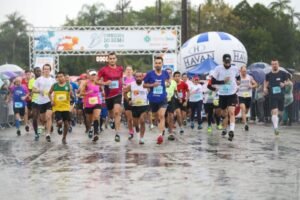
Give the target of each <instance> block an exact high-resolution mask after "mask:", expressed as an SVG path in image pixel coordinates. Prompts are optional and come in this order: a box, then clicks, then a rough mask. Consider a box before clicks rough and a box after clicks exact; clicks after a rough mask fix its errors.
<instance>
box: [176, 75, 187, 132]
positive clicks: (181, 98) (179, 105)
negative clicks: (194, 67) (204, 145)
mask: <svg viewBox="0 0 300 200" xmlns="http://www.w3.org/2000/svg"><path fill="white" fill-rule="evenodd" d="M180 75H181V74H180V72H178V71H176V72H174V75H173V76H174V80H175V81H176V83H177V95H175V114H176V120H177V123H178V125H179V129H180V133H181V134H183V133H184V130H183V128H182V125H183V118H182V113H183V112H184V111H186V106H187V96H188V95H189V88H188V85H187V84H186V83H185V82H183V81H182V80H180Z"/></svg>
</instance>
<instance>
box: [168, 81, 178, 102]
mask: <svg viewBox="0 0 300 200" xmlns="http://www.w3.org/2000/svg"><path fill="white" fill-rule="evenodd" d="M166 90H167V94H168V96H167V98H168V102H169V101H171V99H172V97H173V96H174V93H175V91H177V83H176V81H174V80H171V83H170V86H169V87H167V88H166Z"/></svg>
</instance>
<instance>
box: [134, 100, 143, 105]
mask: <svg viewBox="0 0 300 200" xmlns="http://www.w3.org/2000/svg"><path fill="white" fill-rule="evenodd" d="M133 104H134V105H135V106H141V105H145V101H144V100H143V99H135V101H134V103H133Z"/></svg>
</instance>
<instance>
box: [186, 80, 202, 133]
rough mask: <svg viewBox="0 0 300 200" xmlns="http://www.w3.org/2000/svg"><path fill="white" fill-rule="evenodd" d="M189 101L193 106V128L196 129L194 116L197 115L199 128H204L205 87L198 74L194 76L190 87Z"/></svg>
mask: <svg viewBox="0 0 300 200" xmlns="http://www.w3.org/2000/svg"><path fill="white" fill-rule="evenodd" d="M189 91H190V93H189V94H190V95H189V102H190V107H191V129H194V118H195V114H196V115H197V122H198V130H200V129H202V118H201V110H202V105H203V89H202V85H201V84H200V79H199V77H198V76H197V75H196V76H194V77H193V81H192V84H191V85H190V88H189Z"/></svg>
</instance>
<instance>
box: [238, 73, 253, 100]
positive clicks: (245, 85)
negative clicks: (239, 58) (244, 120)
mask: <svg viewBox="0 0 300 200" xmlns="http://www.w3.org/2000/svg"><path fill="white" fill-rule="evenodd" d="M252 81H253V78H252V76H250V75H248V74H247V75H246V77H245V78H242V77H241V84H240V85H239V90H238V93H237V94H238V96H239V97H244V98H251V96H252V88H251V82H252Z"/></svg>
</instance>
